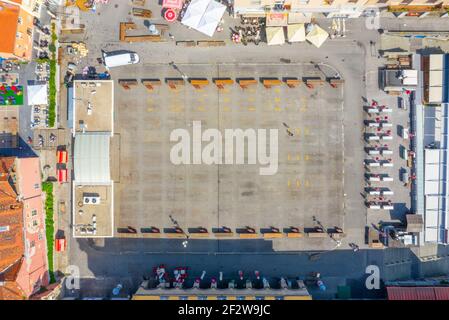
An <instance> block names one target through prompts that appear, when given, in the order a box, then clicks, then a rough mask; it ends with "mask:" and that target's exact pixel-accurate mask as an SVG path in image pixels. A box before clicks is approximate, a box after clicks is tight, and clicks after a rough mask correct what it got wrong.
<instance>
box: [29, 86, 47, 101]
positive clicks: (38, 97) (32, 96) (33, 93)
mask: <svg viewBox="0 0 449 320" xmlns="http://www.w3.org/2000/svg"><path fill="white" fill-rule="evenodd" d="M27 96H28V105H30V106H35V105H43V104H48V100H47V84H35V85H29V86H27Z"/></svg>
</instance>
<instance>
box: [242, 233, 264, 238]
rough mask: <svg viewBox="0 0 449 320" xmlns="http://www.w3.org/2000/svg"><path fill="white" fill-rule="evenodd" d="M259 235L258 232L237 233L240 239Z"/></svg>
mask: <svg viewBox="0 0 449 320" xmlns="http://www.w3.org/2000/svg"><path fill="white" fill-rule="evenodd" d="M259 237H260V235H259V234H258V233H239V238H240V239H258V238H259Z"/></svg>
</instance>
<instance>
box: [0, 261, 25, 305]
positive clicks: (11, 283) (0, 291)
mask: <svg viewBox="0 0 449 320" xmlns="http://www.w3.org/2000/svg"><path fill="white" fill-rule="evenodd" d="M22 265H23V257H21V258H19V259H18V260H17V261H16V262H14V263H13V264H12V265H10V266H9V267H8V268H7V269H6V270H3V272H2V273H0V282H2V285H0V300H20V299H24V298H25V294H24V292H23V290H22V289H21V288H20V286H19V285H18V284H17V282H16V279H17V275H18V274H19V271H20V269H21V268H22Z"/></svg>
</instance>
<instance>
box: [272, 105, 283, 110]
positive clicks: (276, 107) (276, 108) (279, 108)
mask: <svg viewBox="0 0 449 320" xmlns="http://www.w3.org/2000/svg"><path fill="white" fill-rule="evenodd" d="M273 109H274V110H275V111H281V110H282V108H281V107H279V106H275V107H274V108H273Z"/></svg>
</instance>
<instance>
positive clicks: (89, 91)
mask: <svg viewBox="0 0 449 320" xmlns="http://www.w3.org/2000/svg"><path fill="white" fill-rule="evenodd" d="M73 89H74V91H73V128H74V132H81V131H83V128H84V131H85V132H98V131H101V132H110V133H111V135H112V134H113V133H114V123H113V119H114V83H113V81H112V80H95V81H93V80H76V81H74V82H73Z"/></svg>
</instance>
